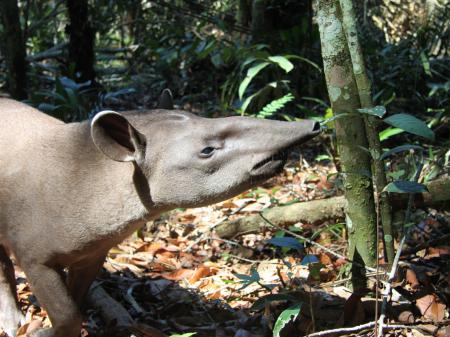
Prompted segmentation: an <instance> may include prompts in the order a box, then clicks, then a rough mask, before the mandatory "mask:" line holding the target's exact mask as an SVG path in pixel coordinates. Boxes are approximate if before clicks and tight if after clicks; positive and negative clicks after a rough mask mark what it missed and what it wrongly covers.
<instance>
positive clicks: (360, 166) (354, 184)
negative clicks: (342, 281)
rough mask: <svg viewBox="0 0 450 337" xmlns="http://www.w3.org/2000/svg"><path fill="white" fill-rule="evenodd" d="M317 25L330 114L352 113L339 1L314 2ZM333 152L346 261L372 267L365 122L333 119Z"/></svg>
mask: <svg viewBox="0 0 450 337" xmlns="http://www.w3.org/2000/svg"><path fill="white" fill-rule="evenodd" d="M317 8H318V12H317V22H318V25H319V31H320V40H321V46H322V58H323V63H324V72H325V79H326V82H327V88H328V94H329V97H330V101H331V107H332V109H333V112H334V114H335V115H339V114H343V113H356V112H357V111H356V109H358V108H360V107H361V104H360V100H359V94H358V88H357V85H356V81H355V78H354V76H353V66H352V62H351V58H350V54H349V51H348V48H347V40H346V37H345V34H344V31H343V28H342V27H343V17H342V12H341V10H340V7H339V0H319V1H318V7H317ZM335 129H336V140H337V145H338V152H339V155H340V160H341V163H342V169H343V172H341V174H342V176H343V178H344V193H345V197H346V199H347V201H348V206H347V212H346V224H347V229H348V235H349V259H350V260H353V261H357V262H359V263H362V262H363V263H364V264H365V265H368V266H374V265H375V263H376V252H377V249H376V247H377V237H376V213H375V203H374V197H373V187H372V179H371V162H370V157H369V154H368V153H367V152H366V151H365V149H367V148H368V142H367V138H366V135H365V132H364V130H365V125H364V120H363V118H362V117H361V116H357V115H350V116H347V117H345V118H340V119H337V120H336V121H335ZM364 274H365V273H364V270H363V269H361V268H359V267H357V266H356V265H355V264H353V266H352V282H353V286H354V288H356V289H357V288H361V287H365V276H364Z"/></svg>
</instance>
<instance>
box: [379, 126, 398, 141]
mask: <svg viewBox="0 0 450 337" xmlns="http://www.w3.org/2000/svg"><path fill="white" fill-rule="evenodd" d="M402 132H404V131H403V130H402V129H399V128H387V129H385V130H383V131H381V132H380V134H379V137H380V141H381V142H382V141H383V140H386V139H389V138H391V137H392V136H395V135H398V134H399V133H402Z"/></svg>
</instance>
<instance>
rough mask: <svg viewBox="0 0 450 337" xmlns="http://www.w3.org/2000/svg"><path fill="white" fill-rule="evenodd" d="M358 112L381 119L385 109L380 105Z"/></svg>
mask: <svg viewBox="0 0 450 337" xmlns="http://www.w3.org/2000/svg"><path fill="white" fill-rule="evenodd" d="M358 111H359V112H361V113H364V114H369V115H372V116H376V117H380V118H382V117H383V116H384V114H385V113H386V108H385V107H384V106H382V105H377V106H374V107H373V108H363V109H358Z"/></svg>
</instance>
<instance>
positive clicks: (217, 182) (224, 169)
mask: <svg viewBox="0 0 450 337" xmlns="http://www.w3.org/2000/svg"><path fill="white" fill-rule="evenodd" d="M161 101H162V104H161V105H162V108H159V109H154V110H147V111H128V112H122V113H119V112H114V111H102V112H99V113H98V114H97V115H95V116H94V117H93V118H92V120H90V121H84V122H80V123H68V124H65V123H63V122H62V121H59V120H57V119H55V118H53V117H50V116H49V115H46V114H44V113H42V112H40V111H38V110H37V109H35V108H32V107H30V106H28V105H26V104H23V103H20V102H16V101H13V100H10V99H4V98H2V99H0V267H1V268H0V327H1V328H3V329H4V330H5V331H6V333H7V334H8V335H9V336H15V331H16V330H17V328H18V327H19V326H20V324H21V322H23V314H22V312H21V310H20V308H19V305H18V302H17V294H16V285H15V278H14V269H13V263H12V261H11V259H10V257H11V255H14V257H15V260H16V262H17V264H18V265H19V266H20V267H21V268H22V270H23V271H24V272H25V275H26V277H27V279H28V281H29V283H30V285H31V289H32V291H33V293H34V294H35V296H36V297H37V299H38V301H39V304H40V305H41V306H42V307H43V308H45V309H46V311H47V313H48V315H49V318H50V321H51V324H52V327H51V328H47V329H38V330H35V331H33V332H31V334H30V336H33V337H77V336H79V334H80V327H81V323H82V315H81V311H80V308H81V306H82V304H83V299H84V298H85V295H86V294H87V292H88V290H89V287H90V285H91V283H92V282H93V280H94V279H95V277H96V275H97V272H98V271H99V270H100V269H101V267H102V265H103V262H104V260H105V256H106V254H107V253H108V250H109V249H110V248H111V247H113V246H114V245H116V244H118V243H120V242H121V241H122V240H123V239H124V238H126V237H127V236H129V235H130V234H131V233H133V232H134V231H135V230H136V229H138V228H139V227H141V226H143V225H144V224H145V223H146V222H148V221H149V220H152V219H154V218H155V217H157V216H158V215H159V214H161V213H162V212H165V211H168V210H171V209H173V208H176V207H200V206H204V205H208V204H212V203H216V202H219V201H222V200H225V199H227V198H230V197H232V196H235V195H237V194H239V193H242V192H243V191H245V190H247V189H249V188H251V187H252V186H255V185H257V184H259V183H261V182H262V181H264V180H266V179H267V178H269V177H272V176H273V175H275V174H277V173H279V172H280V171H281V170H282V168H283V166H284V164H285V162H286V158H287V152H288V150H290V149H291V148H293V147H295V146H298V145H299V144H301V143H303V142H305V141H306V140H308V139H310V138H312V137H314V136H315V135H317V134H318V133H319V132H320V126H319V124H318V123H316V122H313V121H310V120H302V121H298V122H282V121H273V120H262V119H256V118H249V117H225V118H202V117H199V116H197V115H194V114H191V113H188V112H186V111H181V110H176V109H169V108H171V107H172V103H171V102H169V101H168V99H167V97H166V98H165V99H162V100H161ZM66 271H67V273H66Z"/></svg>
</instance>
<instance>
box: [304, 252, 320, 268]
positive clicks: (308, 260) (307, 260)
mask: <svg viewBox="0 0 450 337" xmlns="http://www.w3.org/2000/svg"><path fill="white" fill-rule="evenodd" d="M317 262H320V260H319V259H318V257H317V256H315V255H312V254H307V255H305V257H304V258H303V260H302V262H301V265H302V266H307V265H308V264H310V263H317Z"/></svg>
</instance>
